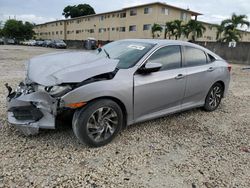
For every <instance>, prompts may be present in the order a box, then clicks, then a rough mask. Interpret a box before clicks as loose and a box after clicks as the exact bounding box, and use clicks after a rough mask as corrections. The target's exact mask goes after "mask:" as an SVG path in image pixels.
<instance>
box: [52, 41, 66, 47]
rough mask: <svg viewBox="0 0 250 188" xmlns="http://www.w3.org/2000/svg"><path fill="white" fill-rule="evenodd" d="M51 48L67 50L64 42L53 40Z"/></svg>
mask: <svg viewBox="0 0 250 188" xmlns="http://www.w3.org/2000/svg"><path fill="white" fill-rule="evenodd" d="M51 47H52V48H67V45H66V43H65V42H64V41H63V40H52V41H51Z"/></svg>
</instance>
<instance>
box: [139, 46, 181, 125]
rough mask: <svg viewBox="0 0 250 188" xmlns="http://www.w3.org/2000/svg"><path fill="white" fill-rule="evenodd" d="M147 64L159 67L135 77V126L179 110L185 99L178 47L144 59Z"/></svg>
mask: <svg viewBox="0 0 250 188" xmlns="http://www.w3.org/2000/svg"><path fill="white" fill-rule="evenodd" d="M149 62H151V63H160V64H162V67H161V69H160V70H159V71H157V72H153V73H149V74H140V73H138V72H136V73H135V75H134V119H135V121H136V122H138V121H143V120H146V119H151V118H154V117H157V116H161V115H164V114H166V113H169V112H173V111H176V110H179V109H180V107H181V102H182V99H183V97H184V91H185V84H186V77H185V75H186V72H185V68H182V53H181V46H178V45H174V46H165V47H162V48H160V49H158V50H157V51H155V52H154V53H153V54H152V55H151V56H150V57H149V58H148V59H147V61H146V63H149ZM144 65H145V64H144Z"/></svg>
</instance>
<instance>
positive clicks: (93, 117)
mask: <svg viewBox="0 0 250 188" xmlns="http://www.w3.org/2000/svg"><path fill="white" fill-rule="evenodd" d="M72 124H73V131H74V133H75V135H76V137H77V138H78V140H79V141H80V142H81V143H85V144H87V145H89V146H91V147H100V146H103V145H106V144H108V143H109V142H111V141H112V140H113V138H114V137H115V136H116V135H117V134H118V133H119V131H120V130H121V128H122V124H123V113H122V110H121V108H120V106H119V105H118V104H117V103H115V102H114V101H112V100H108V99H102V100H97V101H94V102H92V103H90V104H89V105H88V106H86V107H85V108H83V109H81V110H79V111H76V112H75V114H74V117H73V122H72Z"/></svg>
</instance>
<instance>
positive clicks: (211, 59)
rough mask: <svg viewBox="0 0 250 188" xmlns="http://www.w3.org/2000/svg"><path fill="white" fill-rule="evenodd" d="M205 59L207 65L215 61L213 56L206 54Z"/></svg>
mask: <svg viewBox="0 0 250 188" xmlns="http://www.w3.org/2000/svg"><path fill="white" fill-rule="evenodd" d="M207 58H208V63H212V62H214V61H215V60H216V59H215V58H214V56H212V55H210V54H207Z"/></svg>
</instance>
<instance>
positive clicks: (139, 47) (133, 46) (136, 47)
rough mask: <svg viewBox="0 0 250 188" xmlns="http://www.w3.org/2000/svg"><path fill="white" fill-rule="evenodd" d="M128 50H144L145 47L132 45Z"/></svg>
mask: <svg viewBox="0 0 250 188" xmlns="http://www.w3.org/2000/svg"><path fill="white" fill-rule="evenodd" d="M128 48H133V49H136V50H144V48H145V47H144V46H139V45H134V44H131V45H129V46H128Z"/></svg>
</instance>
